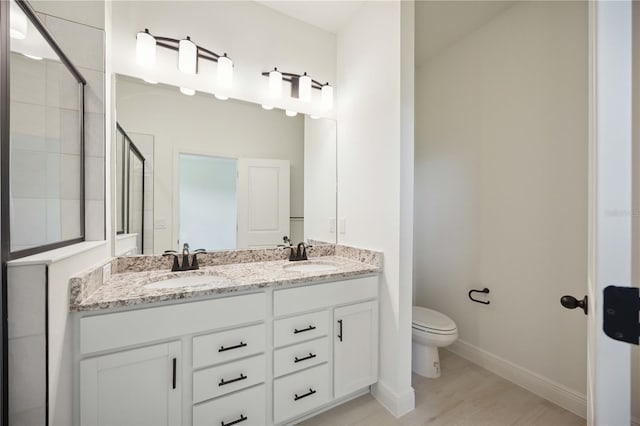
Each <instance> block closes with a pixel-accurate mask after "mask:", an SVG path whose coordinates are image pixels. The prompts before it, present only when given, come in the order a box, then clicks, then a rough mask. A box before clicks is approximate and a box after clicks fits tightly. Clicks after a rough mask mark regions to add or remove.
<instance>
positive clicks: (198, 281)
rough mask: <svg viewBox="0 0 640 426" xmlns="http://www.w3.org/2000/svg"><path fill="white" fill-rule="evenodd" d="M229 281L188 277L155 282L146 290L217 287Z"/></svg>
mask: <svg viewBox="0 0 640 426" xmlns="http://www.w3.org/2000/svg"><path fill="white" fill-rule="evenodd" d="M226 281H227V279H226V278H224V277H216V276H213V275H189V276H186V277H175V278H169V279H168V280H161V281H154V282H152V283H149V284H145V288H151V289H153V288H180V287H196V286H199V285H216V284H222V283H225V282H226Z"/></svg>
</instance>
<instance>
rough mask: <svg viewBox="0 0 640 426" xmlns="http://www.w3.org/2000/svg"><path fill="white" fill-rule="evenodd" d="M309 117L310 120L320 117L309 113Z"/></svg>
mask: <svg viewBox="0 0 640 426" xmlns="http://www.w3.org/2000/svg"><path fill="white" fill-rule="evenodd" d="M309 117H311V119H312V120H317V119H318V118H320V116H319V115H315V114H311V115H310V116H309Z"/></svg>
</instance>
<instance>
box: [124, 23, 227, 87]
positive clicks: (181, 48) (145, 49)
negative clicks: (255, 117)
mask: <svg viewBox="0 0 640 426" xmlns="http://www.w3.org/2000/svg"><path fill="white" fill-rule="evenodd" d="M158 46H159V47H163V48H165V49H169V50H173V51H177V52H178V69H179V70H180V71H182V72H184V73H185V74H197V73H198V60H200V59H204V60H207V61H212V62H216V63H217V64H218V73H217V89H223V90H226V89H230V88H231V87H232V86H233V61H232V60H231V58H229V56H227V54H226V53H225V54H223V55H218V54H217V53H215V52H212V51H211V50H209V49H205V48H204V47H202V46H198V45H197V44H195V43H194V42H193V41H191V38H190V37H187V38H186V39H182V40H177V39H175V38H170V37H160V36H154V35H153V34H151V33H150V32H149V30H148V29H145V30H144V31H140V32H139V33H138V34H137V35H136V62H137V63H138V65H140V66H143V67H150V66H152V65H154V64H155V60H156V47H158ZM183 93H184V92H183ZM220 96H223V97H224V96H226V95H220Z"/></svg>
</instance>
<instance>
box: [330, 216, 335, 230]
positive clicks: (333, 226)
mask: <svg viewBox="0 0 640 426" xmlns="http://www.w3.org/2000/svg"><path fill="white" fill-rule="evenodd" d="M329 232H330V233H332V234H335V233H336V218H335V217H330V218H329Z"/></svg>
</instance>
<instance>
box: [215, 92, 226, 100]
mask: <svg viewBox="0 0 640 426" xmlns="http://www.w3.org/2000/svg"><path fill="white" fill-rule="evenodd" d="M213 96H215V97H216V99H220V100H221V101H226V100H227V99H229V97H228V96H227V95H221V94H220V93H214V94H213Z"/></svg>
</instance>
